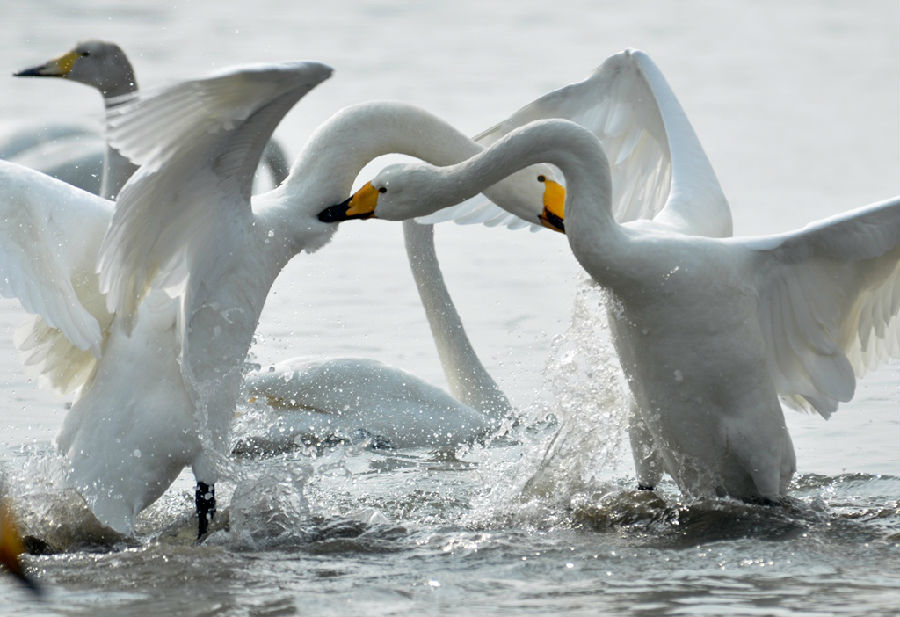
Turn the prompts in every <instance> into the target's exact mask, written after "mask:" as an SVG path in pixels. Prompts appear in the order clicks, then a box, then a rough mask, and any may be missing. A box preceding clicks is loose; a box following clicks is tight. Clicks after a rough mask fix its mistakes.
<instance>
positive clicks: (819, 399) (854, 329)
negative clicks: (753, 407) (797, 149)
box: [738, 198, 900, 418]
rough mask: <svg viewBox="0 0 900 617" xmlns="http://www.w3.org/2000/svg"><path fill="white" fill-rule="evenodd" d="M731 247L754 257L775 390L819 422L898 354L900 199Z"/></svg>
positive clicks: (899, 322)
mask: <svg viewBox="0 0 900 617" xmlns="http://www.w3.org/2000/svg"><path fill="white" fill-rule="evenodd" d="M738 242H739V243H740V244H743V245H745V246H747V247H748V248H749V249H751V250H752V251H753V254H754V255H755V262H754V270H753V271H754V272H755V273H756V276H757V277H758V278H757V285H758V288H759V315H760V325H761V327H762V331H763V336H764V338H765V339H766V341H765V342H766V348H767V349H768V353H769V365H770V370H771V371H772V374H773V379H774V381H775V386H776V390H777V391H778V393H779V394H780V395H781V396H783V397H785V398H786V399H787V401H788V402H789V403H790V404H791V405H792V406H794V407H799V408H802V409H807V410H812V409H815V410H816V411H818V412H819V413H820V414H821V415H823V416H824V417H826V418H827V417H828V416H829V415H830V414H831V413H832V412H833V411H834V410H835V409H837V406H838V403H839V402H842V401H848V400H850V398H851V397H852V395H853V391H854V388H855V384H856V380H855V376H861V375H862V374H864V373H865V371H866V370H867V369H870V368H872V367H873V366H875V365H876V364H877V363H879V362H880V361H882V360H884V359H885V358H886V357H888V356H894V357H896V356H897V355H898V354H900V198H895V199H892V200H889V201H886V202H881V203H878V204H874V205H872V206H868V207H865V208H861V209H859V210H855V211H852V212H849V213H845V214H842V215H839V216H836V217H833V218H831V219H827V220H825V221H821V222H818V223H815V224H813V225H810V226H808V227H806V228H805V229H801V230H800V231H797V232H793V233H788V234H783V235H779V236H774V237H769V238H762V239H748V240H740V241H738ZM854 375H855V376H854Z"/></svg>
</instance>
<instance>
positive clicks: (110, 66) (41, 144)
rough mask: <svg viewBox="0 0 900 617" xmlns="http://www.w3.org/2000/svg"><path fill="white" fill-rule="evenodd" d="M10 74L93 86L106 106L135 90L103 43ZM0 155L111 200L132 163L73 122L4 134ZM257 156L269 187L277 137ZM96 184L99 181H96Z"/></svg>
mask: <svg viewBox="0 0 900 617" xmlns="http://www.w3.org/2000/svg"><path fill="white" fill-rule="evenodd" d="M14 76H15V77H56V78H61V79H66V80H68V81H73V82H76V83H82V84H85V85H87V86H91V87H92V88H95V89H96V90H97V91H98V92H99V93H100V95H101V96H102V97H103V104H104V107H105V109H106V110H109V109H110V108H111V107H113V106H115V104H116V101H117V100H119V97H121V96H123V95H127V94H130V93H132V92H135V91H137V89H138V85H137V80H136V79H135V75H134V69H133V68H132V66H131V62H130V61H129V60H128V57H127V56H126V55H125V52H124V51H122V49H121V48H120V47H119V46H118V45H116V44H115V43H111V42H109V41H98V40H89V41H81V42H79V43H78V44H77V45H76V46H75V47H74V48H73V49H72V50H71V51H69V52H66V53H65V54H63V55H62V56H60V57H59V58H55V59H53V60H50V61H48V62H45V63H44V64H41V65H39V66H35V67H31V68H27V69H23V70H21V71H19V72H17V73H15V74H14ZM3 141H5V142H6V147H3V145H0V157H2V158H4V159H7V160H11V161H13V162H16V163H19V164H21V165H25V166H26V167H32V168H34V169H39V170H41V171H43V172H44V173H46V174H48V175H51V176H53V177H54V178H59V179H60V180H64V181H65V182H68V183H69V184H73V185H75V186H77V187H79V188H82V189H84V190H86V191H90V192H92V193H97V194H98V195H100V196H101V197H106V198H107V199H115V197H116V195H118V193H119V191H120V190H121V189H122V187H123V186H124V185H125V182H127V181H128V178H130V177H131V175H132V174H133V173H134V171H135V170H136V169H137V166H136V165H135V164H134V163H132V162H131V161H129V160H128V159H127V158H125V157H124V156H122V155H121V154H119V152H118V151H117V150H116V149H115V148H112V147H110V146H109V144H106V143H104V141H103V140H102V139H101V138H99V137H98V136H97V135H95V134H94V133H93V132H91V131H89V130H87V129H85V128H84V127H81V126H77V125H66V124H58V125H53V126H50V127H41V128H34V127H29V128H28V129H25V130H24V131H20V132H18V133H15V134H13V135H7V136H5V138H4V140H3ZM263 160H264V161H265V163H266V165H267V166H268V167H269V172H270V174H271V176H272V183H273V185H277V184H279V183H281V181H282V180H284V178H285V177H286V176H287V172H288V161H287V156H286V155H285V153H284V150H283V149H282V148H281V146H280V145H279V144H278V142H277V141H275V140H274V139H273V140H270V141H269V142H268V143H267V144H266V149H265V150H264V153H263ZM98 182H99V184H98Z"/></svg>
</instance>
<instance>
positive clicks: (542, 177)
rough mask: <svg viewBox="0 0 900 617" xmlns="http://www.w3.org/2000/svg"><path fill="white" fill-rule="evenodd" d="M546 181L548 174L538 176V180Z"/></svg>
mask: <svg viewBox="0 0 900 617" xmlns="http://www.w3.org/2000/svg"><path fill="white" fill-rule="evenodd" d="M546 181H547V177H546V176H544V175H540V176H538V182H546Z"/></svg>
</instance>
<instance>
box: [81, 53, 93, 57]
mask: <svg viewBox="0 0 900 617" xmlns="http://www.w3.org/2000/svg"><path fill="white" fill-rule="evenodd" d="M90 55H91V52H89V51H83V52H81V57H82V58H87V57H88V56H90Z"/></svg>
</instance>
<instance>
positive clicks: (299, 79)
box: [99, 62, 331, 325]
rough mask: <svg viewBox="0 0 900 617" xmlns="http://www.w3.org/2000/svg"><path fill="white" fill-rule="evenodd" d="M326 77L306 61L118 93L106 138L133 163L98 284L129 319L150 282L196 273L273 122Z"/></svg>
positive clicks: (225, 226)
mask: <svg viewBox="0 0 900 617" xmlns="http://www.w3.org/2000/svg"><path fill="white" fill-rule="evenodd" d="M330 75H331V69H330V68H329V67H327V66H325V65H323V64H319V63H314V62H303V63H286V64H268V65H255V66H249V67H241V68H233V69H229V70H227V71H224V72H221V73H219V74H216V75H213V76H212V77H208V78H206V79H198V80H193V81H187V82H182V83H179V84H177V85H175V86H171V87H169V88H166V89H163V90H161V91H158V92H156V93H151V94H149V95H147V94H140V95H137V96H136V97H130V98H127V99H125V100H124V101H123V102H121V103H120V104H119V105H117V106H116V108H115V109H114V110H111V111H110V112H108V114H107V122H108V127H107V131H108V137H109V140H110V142H111V143H112V144H113V145H114V146H115V147H116V148H117V149H118V150H119V151H120V152H122V154H124V155H125V156H127V157H128V158H130V159H132V160H133V161H135V162H137V163H139V164H141V168H140V171H139V172H138V173H137V174H135V176H133V177H132V179H131V180H130V181H129V182H128V184H126V185H125V187H124V188H123V189H122V192H121V193H120V194H119V199H118V202H117V205H116V210H115V213H114V215H113V220H112V223H111V225H110V228H109V231H108V232H107V234H106V237H105V239H104V241H103V245H102V247H101V251H100V261H99V267H100V281H101V288H102V289H103V290H104V291H105V292H106V293H107V294H108V295H107V301H108V304H109V306H110V308H111V309H113V310H115V311H116V312H117V314H119V315H121V316H122V317H123V318H124V319H125V320H126V322H125V323H126V325H129V324H130V323H131V320H132V319H133V316H134V313H135V310H136V308H137V306H138V304H139V303H140V301H141V299H142V298H143V297H144V296H145V295H146V293H147V291H148V289H149V288H150V286H151V285H153V286H157V287H168V286H172V285H177V284H180V283H182V282H183V280H184V278H185V276H186V273H187V272H188V271H189V270H190V271H191V272H193V273H194V274H196V275H198V276H202V273H198V272H197V268H198V266H199V264H200V263H201V262H202V263H206V262H208V260H205V257H204V255H203V254H201V253H202V252H203V251H207V250H209V249H210V247H212V246H215V245H216V237H217V235H218V234H219V232H221V234H222V235H223V236H227V235H228V234H229V233H232V231H233V228H234V226H235V225H236V224H237V223H236V222H235V221H241V220H243V221H247V220H248V219H249V217H250V216H251V211H250V192H251V186H252V180H253V175H254V172H255V170H256V168H257V166H258V164H259V159H260V156H261V154H262V152H263V148H264V147H265V145H266V143H267V142H268V141H269V138H270V137H271V135H272V132H273V131H274V130H275V127H276V126H277V124H278V123H279V122H280V121H281V119H282V118H283V117H284V115H285V114H286V113H287V112H288V110H290V108H291V107H292V106H293V105H294V104H295V103H296V102H297V101H298V100H299V99H300V98H301V97H302V96H303V95H305V94H306V93H307V92H309V91H310V90H311V89H312V88H314V87H315V86H316V85H318V84H319V83H321V82H322V81H324V80H325V79H327V78H328V77H329V76H330Z"/></svg>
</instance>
